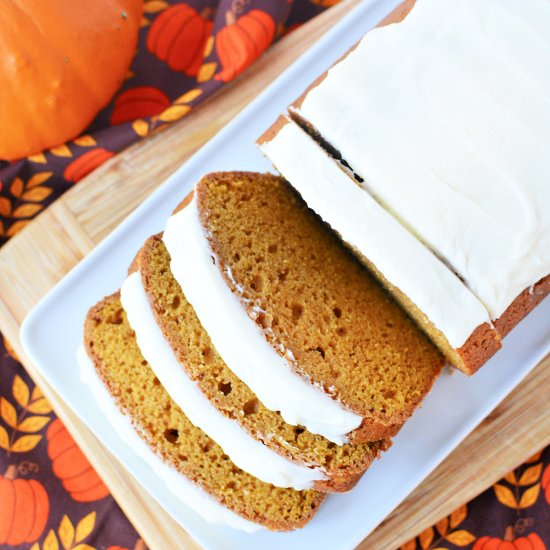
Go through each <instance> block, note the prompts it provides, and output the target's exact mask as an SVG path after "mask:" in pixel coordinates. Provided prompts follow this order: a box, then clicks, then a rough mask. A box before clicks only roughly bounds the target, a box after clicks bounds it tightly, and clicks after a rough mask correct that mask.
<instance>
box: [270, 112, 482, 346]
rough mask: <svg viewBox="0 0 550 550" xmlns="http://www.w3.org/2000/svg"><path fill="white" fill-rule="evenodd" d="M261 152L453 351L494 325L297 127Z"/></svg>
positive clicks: (454, 279)
mask: <svg viewBox="0 0 550 550" xmlns="http://www.w3.org/2000/svg"><path fill="white" fill-rule="evenodd" d="M260 148H261V150H262V151H263V152H264V153H265V155H266V156H267V157H268V158H269V159H270V160H271V161H272V162H273V165H274V166H275V167H276V168H277V170H278V171H279V172H280V173H281V174H282V175H283V176H284V177H285V178H286V179H287V180H288V181H289V182H290V183H291V184H292V185H293V186H294V187H295V188H296V189H297V190H298V192H299V193H300V195H302V197H303V199H304V200H305V201H306V203H307V204H308V206H309V207H310V208H312V209H313V210H315V212H317V213H318V214H319V216H321V218H323V220H325V221H326V222H327V223H328V224H329V225H331V226H332V227H333V228H334V229H335V230H336V231H338V233H340V235H341V236H342V238H343V239H344V241H346V242H347V243H349V244H350V245H351V246H353V247H354V248H356V249H357V250H358V251H359V252H361V253H362V254H363V255H364V256H365V257H366V258H368V259H369V260H370V261H371V262H372V263H373V264H374V265H375V266H376V268H377V269H378V270H379V271H380V272H381V273H382V275H384V277H385V278H386V280H387V281H389V282H390V283H391V284H393V285H394V286H396V287H397V288H398V289H400V290H401V291H402V292H403V293H405V294H406V295H407V296H408V297H409V298H410V299H411V300H412V301H413V302H414V303H415V304H416V305H417V306H418V308H419V309H420V310H421V311H422V312H423V313H424V314H425V315H426V316H427V317H428V319H429V320H430V321H431V322H432V323H433V324H434V326H435V327H436V328H437V329H439V330H440V331H441V332H442V333H443V334H444V335H445V336H446V338H447V340H448V341H449V343H450V344H451V346H453V347H454V348H459V347H461V346H462V345H463V344H464V342H466V340H467V339H468V337H469V336H470V335H471V334H472V332H473V331H474V330H475V329H476V328H477V327H478V326H479V325H481V324H483V323H485V322H490V319H489V314H488V313H487V310H486V309H485V307H484V306H483V305H482V304H481V302H480V301H479V300H478V299H477V298H476V297H475V296H474V295H473V294H472V293H471V292H470V291H469V290H468V289H467V288H466V287H465V286H464V284H463V283H462V282H461V281H460V279H459V278H458V277H457V276H456V275H455V274H454V273H452V272H451V271H450V270H449V269H448V268H447V267H446V266H445V265H444V264H443V263H442V262H441V261H440V260H439V259H438V258H436V257H435V256H434V255H433V254H432V252H430V251H429V250H428V249H427V248H426V247H425V246H424V245H423V244H422V243H420V241H418V240H417V239H416V238H415V237H413V235H411V234H410V233H409V232H408V231H407V230H406V229H404V228H403V226H402V225H401V224H400V223H399V222H397V221H396V220H395V219H394V218H393V217H392V216H391V214H389V213H388V212H387V211H386V210H384V208H382V207H381V206H380V205H379V204H378V203H377V202H376V201H375V200H374V199H373V198H372V197H371V195H369V194H368V193H367V192H365V191H364V190H363V189H362V188H361V187H359V186H358V185H357V183H356V182H355V180H353V179H352V178H351V177H350V176H349V175H347V174H346V173H344V171H343V170H342V169H341V167H340V166H339V164H337V162H336V161H334V159H332V158H331V157H329V156H328V155H327V153H326V152H325V151H324V150H323V149H322V148H321V147H320V146H319V145H317V143H316V142H315V141H314V140H313V139H312V138H310V137H309V136H308V135H307V134H306V133H305V132H304V131H303V130H302V129H301V128H300V127H299V126H298V125H296V124H295V123H293V122H288V123H287V124H285V125H284V126H283V128H281V130H280V131H279V132H278V133H277V135H275V136H274V137H273V138H272V139H271V140H270V141H268V142H265V143H262V144H261V145H260Z"/></svg>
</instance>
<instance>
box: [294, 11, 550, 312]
mask: <svg viewBox="0 0 550 550" xmlns="http://www.w3.org/2000/svg"><path fill="white" fill-rule="evenodd" d="M298 112H299V114H300V115H301V116H302V117H304V118H305V119H306V120H308V121H309V122H310V123H311V124H312V125H313V126H314V127H315V128H316V129H317V130H318V131H319V132H320V134H321V135H322V136H323V138H325V139H326V140H327V141H328V142H329V143H331V144H332V145H333V146H334V147H335V148H336V149H337V150H339V151H340V152H341V153H342V156H343V157H344V158H345V159H346V160H347V161H348V162H349V164H350V165H351V166H352V168H353V170H354V171H355V172H356V173H357V174H359V175H360V176H361V177H362V178H364V180H365V182H364V184H363V185H364V187H365V188H366V189H368V190H369V191H370V192H371V193H373V195H374V196H375V197H377V199H378V200H379V201H380V202H381V203H382V204H383V205H384V206H386V207H387V208H388V209H389V210H390V211H392V212H393V213H394V214H395V215H396V216H397V217H398V218H400V219H401V220H402V221H403V223H404V224H405V225H407V226H408V227H409V228H410V229H412V231H413V232H414V233H415V234H417V235H418V236H419V238H421V239H422V240H423V241H424V242H426V243H427V244H428V245H429V246H430V247H431V248H432V249H433V250H434V251H435V252H436V253H437V254H438V255H439V256H440V257H442V258H443V259H444V260H445V261H447V262H448V263H449V264H450V265H451V266H452V267H453V269H454V270H456V272H457V273H458V274H459V275H460V276H461V277H462V278H463V279H464V280H465V281H466V283H467V284H468V285H469V287H470V288H471V289H472V290H473V292H474V293H475V294H476V295H477V296H478V297H479V298H480V299H481V301H482V302H483V303H484V304H485V306H486V307H487V309H488V310H489V313H490V315H491V317H492V318H493V319H496V318H498V317H499V316H500V315H502V313H503V312H504V311H505V310H506V308H507V307H508V306H509V305H510V304H511V302H512V301H513V300H514V298H516V296H518V295H519V294H520V293H521V292H522V291H523V290H524V289H526V288H528V287H530V286H531V285H533V284H534V283H536V282H537V281H538V280H539V279H541V278H542V277H544V276H545V275H547V274H548V273H550V176H549V174H550V154H549V151H550V2H549V1H548V0H460V1H459V2H457V1H456V0H418V1H417V3H416V5H415V7H414V8H413V10H412V12H411V13H410V14H409V15H408V16H407V17H406V18H405V20H404V21H403V22H402V23H400V24H398V25H390V26H388V27H384V28H379V29H375V30H373V31H372V32H369V33H368V35H367V36H366V37H365V38H364V39H363V40H362V41H361V43H360V44H359V46H358V47H357V48H356V49H355V50H354V51H353V52H351V53H350V54H349V55H348V56H347V57H346V58H345V59H344V60H343V61H342V62H340V63H339V64H337V65H336V66H335V67H333V68H332V69H331V70H330V71H329V73H328V76H327V77H326V78H325V79H324V80H323V81H322V82H321V83H320V85H318V86H317V87H315V88H313V89H312V90H311V91H310V92H309V93H308V94H307V96H306V98H305V100H304V101H303V104H302V105H301V107H300V108H299V110H298Z"/></svg>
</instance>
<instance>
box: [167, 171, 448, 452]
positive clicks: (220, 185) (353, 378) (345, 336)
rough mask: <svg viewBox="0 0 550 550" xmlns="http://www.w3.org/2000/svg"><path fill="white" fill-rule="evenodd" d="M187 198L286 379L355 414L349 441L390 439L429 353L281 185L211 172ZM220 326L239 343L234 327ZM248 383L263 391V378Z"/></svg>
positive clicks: (414, 397)
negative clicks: (286, 368) (289, 373)
mask: <svg viewBox="0 0 550 550" xmlns="http://www.w3.org/2000/svg"><path fill="white" fill-rule="evenodd" d="M195 193H196V203H195V201H193V202H194V204H193V203H192V205H191V206H190V207H195V208H197V209H198V214H199V218H200V221H201V223H202V225H203V228H204V230H205V235H206V239H207V240H206V239H205V243H206V246H208V247H209V249H210V252H209V253H210V254H211V256H212V260H213V262H214V263H215V265H216V266H217V268H218V270H219V272H220V273H221V275H222V276H223V279H224V281H225V285H227V286H228V287H229V289H230V290H231V293H232V294H233V296H235V297H236V298H237V299H238V301H239V302H240V304H241V306H240V307H243V308H245V310H246V312H247V313H248V322H250V321H253V322H254V323H255V325H256V329H257V330H259V331H261V333H262V334H263V337H264V339H265V340H266V341H267V342H268V343H269V344H270V345H271V349H273V350H275V352H276V353H277V354H279V356H281V357H283V358H284V359H285V361H286V362H287V364H288V365H290V368H291V369H292V370H293V372H294V374H295V375H298V376H299V377H301V379H302V380H303V381H305V382H307V385H308V386H309V385H310V384H313V385H314V386H315V387H316V388H317V389H318V390H319V391H321V390H322V391H323V392H324V393H325V395H326V396H328V397H330V398H332V399H335V400H338V402H339V403H341V404H343V406H344V407H346V408H347V409H348V410H350V411H353V412H354V413H355V414H356V415H357V416H358V417H359V419H360V420H359V422H360V425H359V426H358V427H357V428H356V429H354V430H353V431H351V433H349V434H348V437H349V441H350V442H352V443H360V442H365V441H375V440H379V439H382V438H387V437H390V436H392V435H394V434H395V433H396V432H397V431H398V430H399V428H400V427H401V426H402V424H403V423H404V422H405V420H406V419H407V418H408V417H409V416H410V415H411V414H412V412H413V411H414V409H415V408H416V407H417V406H418V405H419V404H420V402H421V401H422V399H423V397H424V396H425V395H426V394H427V393H428V391H429V390H430V388H431V387H432V385H433V383H434V381H435V380H436V378H437V376H438V375H439V373H440V371H441V368H442V366H443V362H444V361H443V357H442V356H441V355H440V353H439V352H438V351H437V349H436V348H435V347H434V346H433V345H432V344H431V343H430V342H429V341H428V339H427V338H426V337H425V336H424V335H423V334H422V332H421V331H420V330H419V329H417V328H416V326H415V325H414V323H413V322H412V321H411V320H410V319H409V318H408V317H407V315H406V314H405V313H404V312H403V311H402V309H401V308H400V307H399V306H398V305H397V304H396V303H395V302H394V301H393V299H392V298H391V297H390V296H389V295H388V294H387V293H386V292H385V291H384V290H383V288H382V287H381V286H380V285H379V283H378V282H377V281H376V280H375V279H374V278H373V277H372V276H371V275H370V274H369V273H368V271H367V270H366V269H365V268H364V267H363V266H362V265H361V264H360V262H359V261H358V260H357V259H356V258H355V257H354V256H353V254H352V253H351V252H350V251H349V250H347V249H346V248H345V247H344V246H343V245H342V244H341V242H340V241H339V239H338V237H337V236H336V235H335V234H334V233H333V232H332V231H331V230H330V229H329V228H328V227H327V226H326V225H325V224H324V223H323V222H322V221H321V220H320V219H319V218H318V217H317V216H316V215H315V214H314V213H313V212H312V211H310V210H309V209H308V208H307V206H306V205H305V204H304V202H303V201H302V200H301V199H300V198H299V196H298V195H297V194H296V192H295V191H293V189H292V188H291V187H290V186H289V185H288V183H286V182H285V181H284V179H282V178H279V177H275V176H273V175H271V174H257V173H246V172H228V173H216V174H210V175H207V176H205V177H204V178H203V179H202V180H201V182H200V183H199V184H198V185H197V187H196V189H195ZM187 202H189V201H187ZM184 204H186V203H184ZM167 228H168V226H167ZM171 231H173V228H171ZM165 242H166V236H165ZM169 248H170V247H169ZM189 261H192V259H191V258H189ZM172 266H174V257H172ZM172 271H173V272H174V269H172ZM174 273H175V272H174ZM176 277H177V278H178V276H177V275H176ZM178 281H179V282H180V283H181V281H180V280H179V278H178ZM182 288H183V290H184V292H185V293H186V295H187V296H188V299H189V295H188V292H187V290H186V288H185V285H182ZM205 292H206V293H205V294H204V296H203V298H204V297H205V298H206V300H208V290H206V289H205ZM217 305H218V304H216V306H217ZM195 306H196V304H194V303H193V307H194V308H195V309H196V307H195ZM199 317H200V315H199ZM201 321H202V319H201ZM203 324H204V323H203ZM235 329H237V330H236V332H235V333H233V332H232V331H233V330H235ZM225 330H226V333H227V335H228V336H229V337H231V338H234V340H235V341H239V338H240V333H239V327H237V326H226V327H225ZM209 332H210V331H209ZM211 336H212V333H211ZM240 339H241V340H242V338H240ZM213 342H214V344H215V345H216V347H217V348H218V346H217V344H216V342H215V341H214V340H213ZM224 359H225V357H224ZM231 368H233V367H231ZM257 368H261V364H258V365H257ZM252 382H253V383H254V384H256V387H257V388H259V389H260V390H262V388H261V385H262V384H263V383H264V380H263V376H262V375H260V374H258V376H256V377H255V378H254V379H253V380H252ZM249 386H250V389H251V390H252V391H254V392H255V393H257V394H258V395H259V393H258V391H256V388H255V387H252V385H251V384H250V383H249ZM277 397H278V398H280V403H281V406H284V405H285V399H286V397H287V396H286V395H279V396H277Z"/></svg>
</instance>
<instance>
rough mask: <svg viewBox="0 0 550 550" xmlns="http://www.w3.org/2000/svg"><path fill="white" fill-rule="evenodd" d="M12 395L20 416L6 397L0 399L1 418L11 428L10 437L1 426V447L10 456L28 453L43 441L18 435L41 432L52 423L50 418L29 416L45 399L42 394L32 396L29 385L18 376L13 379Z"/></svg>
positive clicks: (35, 436)
mask: <svg viewBox="0 0 550 550" xmlns="http://www.w3.org/2000/svg"><path fill="white" fill-rule="evenodd" d="M11 393H12V396H13V398H14V400H15V403H17V404H18V405H19V407H20V410H21V412H20V414H18V413H17V409H16V408H15V406H14V405H13V404H12V403H11V402H10V401H9V400H8V399H7V398H6V397H1V398H0V418H1V419H2V420H3V421H4V422H5V424H6V425H7V426H8V427H9V428H11V435H10V434H9V433H8V430H6V429H5V428H4V427H3V426H0V447H1V448H2V449H4V450H5V451H7V453H8V456H9V455H10V454H11V453H26V452H29V451H31V450H32V449H34V447H36V445H38V443H39V442H40V440H41V439H42V436H41V435H21V436H18V434H19V433H21V432H22V433H23V434H29V433H30V434H32V433H35V432H39V431H40V430H42V429H43V428H44V427H45V426H46V425H47V424H48V422H49V421H50V417H49V416H41V415H40V416H38V415H37V416H29V413H30V412H32V411H31V408H32V407H33V406H34V405H35V404H36V402H37V401H38V400H40V399H43V397H42V396H41V394H40V396H35V394H34V392H33V394H32V395H30V390H29V388H28V386H27V384H26V383H25V382H24V380H23V379H22V378H21V377H20V376H18V375H16V376H15V377H14V379H13V384H12V390H11ZM50 410H51V409H50Z"/></svg>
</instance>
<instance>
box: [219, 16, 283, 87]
mask: <svg viewBox="0 0 550 550" xmlns="http://www.w3.org/2000/svg"><path fill="white" fill-rule="evenodd" d="M229 19H230V17H228V20H229ZM274 37H275V21H274V20H273V17H271V15H269V13H266V12H265V11H262V10H251V11H249V12H248V13H247V14H246V15H243V16H242V17H239V19H237V21H236V22H235V23H233V24H229V25H227V26H226V27H223V28H222V29H221V30H220V31H219V32H218V34H217V35H216V53H217V54H218V58H219V60H220V63H221V65H222V70H221V72H219V73H218V74H217V75H216V76H215V78H216V80H221V81H222V82H229V81H230V80H232V79H233V78H235V77H236V76H237V75H239V74H240V73H242V72H243V71H244V70H245V69H246V67H248V65H250V63H252V61H254V59H256V58H257V57H258V56H259V55H260V54H261V53H262V52H263V51H264V50H266V49H267V47H268V46H269V45H270V44H271V42H272V41H273V38H274Z"/></svg>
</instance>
